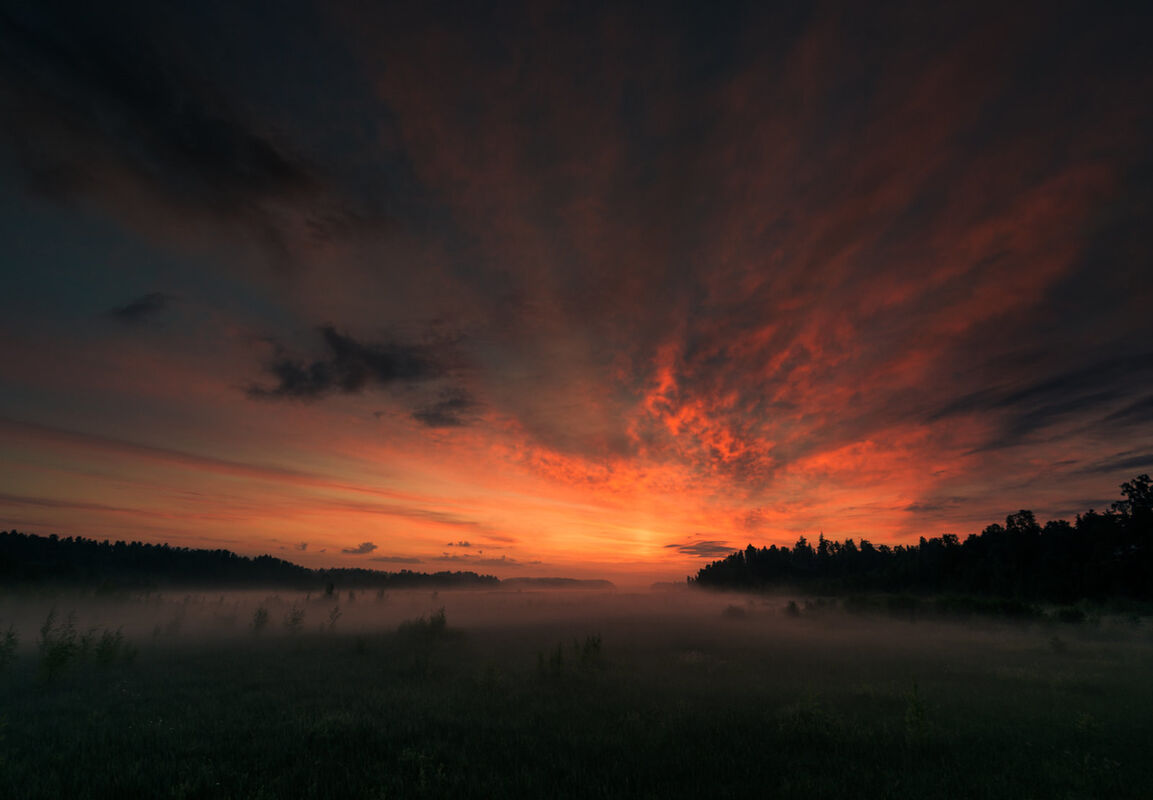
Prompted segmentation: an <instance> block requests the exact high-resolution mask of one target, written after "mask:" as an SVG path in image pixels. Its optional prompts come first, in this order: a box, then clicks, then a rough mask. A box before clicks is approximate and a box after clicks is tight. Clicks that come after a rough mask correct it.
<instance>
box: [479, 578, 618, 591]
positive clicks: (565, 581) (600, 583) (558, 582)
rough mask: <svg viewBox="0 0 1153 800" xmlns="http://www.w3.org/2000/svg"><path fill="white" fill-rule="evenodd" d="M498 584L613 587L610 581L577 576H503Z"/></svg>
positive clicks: (511, 587)
mask: <svg viewBox="0 0 1153 800" xmlns="http://www.w3.org/2000/svg"><path fill="white" fill-rule="evenodd" d="M500 585H501V586H502V587H504V588H506V589H615V588H616V586H615V585H613V582H612V581H605V580H580V579H578V578H505V579H504V580H503V581H501V582H500Z"/></svg>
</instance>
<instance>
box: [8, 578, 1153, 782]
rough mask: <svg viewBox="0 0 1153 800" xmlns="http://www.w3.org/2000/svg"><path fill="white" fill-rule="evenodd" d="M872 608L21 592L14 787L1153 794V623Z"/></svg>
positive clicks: (630, 596) (761, 602)
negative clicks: (948, 615) (949, 615)
mask: <svg viewBox="0 0 1153 800" xmlns="http://www.w3.org/2000/svg"><path fill="white" fill-rule="evenodd" d="M793 600H795V602H793V603H792V604H790V601H793ZM851 607H852V606H851ZM856 608H857V613H849V611H846V609H845V608H844V604H843V603H840V602H836V601H832V602H821V601H817V600H812V599H810V600H808V601H806V600H805V599H804V598H800V597H797V598H793V597H789V596H763V595H760V596H751V595H734V594H712V593H707V592H704V591H670V592H651V593H628V592H583V591H569V592H565V591H556V592H538V591H508V590H503V591H441V592H430V591H418V592H417V591H414V592H384V591H378V590H369V591H364V592H356V591H354V592H352V593H351V594H350V593H349V592H348V591H339V592H333V593H331V594H324V593H312V594H304V593H299V594H296V593H288V592H280V593H273V592H233V593H227V594H220V593H208V592H204V593H176V594H163V593H150V594H136V595H131V596H130V595H120V596H116V595H113V596H107V595H96V594H92V593H78V592H69V591H63V590H62V591H58V592H51V591H38V592H31V591H27V592H22V593H16V592H9V593H6V594H2V595H0V664H2V665H0V796H3V797H12V798H59V797H68V798H97V797H99V798H103V797H118V798H119V797H156V798H280V797H286V798H296V797H300V798H407V797H436V798H441V797H449V798H451V797H486V798H487V797H652V798H667V797H710V796H717V797H720V796H732V797H782V798H814V797H853V798H860V797H886V798H902V797H908V798H925V797H965V798H994V797H997V798H1000V797H1004V798H1010V797H1011V798H1030V797H1033V798H1084V797H1133V798H1138V797H1140V798H1146V797H1150V796H1153V760H1151V759H1149V757H1148V745H1149V743H1150V742H1151V741H1153V713H1151V712H1153V681H1151V680H1150V675H1153V621H1151V620H1150V619H1148V618H1146V617H1142V616H1139V615H1134V614H1125V615H1121V614H1116V615H1102V616H1096V615H1095V614H1094V613H1093V612H1092V611H1090V613H1089V614H1088V616H1087V617H1086V618H1085V619H1082V618H1081V617H1079V616H1070V615H1068V614H1065V615H1063V617H1062V618H1058V615H1057V614H1051V615H1047V616H1043V617H1038V618H1030V619H1027V620H1023V621H1022V620H1017V621H1013V620H1006V619H998V618H991V617H987V616H969V617H961V618H956V619H950V620H941V619H935V618H928V617H926V616H925V615H924V614H903V615H896V616H894V614H893V613H886V612H884V611H883V610H881V609H880V607H879V606H878V607H876V608H874V607H868V608H866V609H865V610H861V609H860V607H859V604H858V606H857V607H856ZM1063 620H1064V621H1063ZM1069 620H1072V621H1069Z"/></svg>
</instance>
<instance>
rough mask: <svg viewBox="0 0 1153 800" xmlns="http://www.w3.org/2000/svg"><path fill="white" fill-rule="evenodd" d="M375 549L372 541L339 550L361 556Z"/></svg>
mask: <svg viewBox="0 0 1153 800" xmlns="http://www.w3.org/2000/svg"><path fill="white" fill-rule="evenodd" d="M375 549H376V545H375V544H373V543H372V542H361V543H360V544H358V545H357V546H356V547H344V548H341V550H340V552H342V553H348V554H350V555H356V556H363V555H365V554H367V553H371V552H372V551H373V550H375Z"/></svg>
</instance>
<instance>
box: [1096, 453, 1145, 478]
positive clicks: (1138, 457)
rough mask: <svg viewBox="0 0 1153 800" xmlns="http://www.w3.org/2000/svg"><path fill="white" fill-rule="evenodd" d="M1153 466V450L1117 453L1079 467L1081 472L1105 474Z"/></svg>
mask: <svg viewBox="0 0 1153 800" xmlns="http://www.w3.org/2000/svg"><path fill="white" fill-rule="evenodd" d="M1148 467H1153V452H1149V453H1134V452H1127V453H1118V454H1117V455H1116V456H1114V457H1113V458H1108V459H1104V460H1101V461H1097V462H1094V463H1092V464H1089V465H1087V466H1085V467H1083V468H1082V469H1081V472H1083V473H1088V474H1106V473H1110V472H1124V471H1131V472H1135V471H1137V470H1142V469H1146V468H1148Z"/></svg>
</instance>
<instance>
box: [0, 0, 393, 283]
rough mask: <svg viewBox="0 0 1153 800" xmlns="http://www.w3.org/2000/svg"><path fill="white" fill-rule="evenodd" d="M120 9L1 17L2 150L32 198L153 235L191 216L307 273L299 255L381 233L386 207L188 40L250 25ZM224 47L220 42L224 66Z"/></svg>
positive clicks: (76, 7) (216, 45)
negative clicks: (86, 206)
mask: <svg viewBox="0 0 1153 800" xmlns="http://www.w3.org/2000/svg"><path fill="white" fill-rule="evenodd" d="M113 5H114V6H115V7H116V8H117V10H115V11H113V10H110V9H105V10H103V11H96V10H95V9H94V8H93V9H88V8H86V7H85V6H84V5H83V4H54V3H44V4H36V5H35V6H25V7H23V8H21V9H19V11H15V10H10V11H7V12H2V13H0V53H3V55H2V56H0V114H2V115H3V117H4V119H5V120H6V124H5V125H4V126H3V127H4V131H3V133H0V143H4V142H6V144H7V145H8V149H9V150H10V151H11V152H12V154H13V155H14V158H13V162H14V165H15V168H16V169H17V170H18V172H19V173H20V175H21V177H22V178H23V182H24V185H25V187H26V188H27V189H28V190H29V191H32V192H34V193H37V194H39V195H41V196H45V197H48V198H50V199H52V200H55V201H58V202H67V201H71V200H74V199H81V198H85V199H93V200H97V201H98V202H100V203H101V205H102V206H103V207H107V208H110V209H115V210H118V211H120V212H122V213H123V215H124V219H125V220H126V221H129V222H130V223H131V224H137V225H139V224H142V223H143V224H145V225H150V226H151V227H153V228H155V227H156V225H155V221H156V220H157V219H158V218H160V217H162V218H163V223H164V224H165V225H171V226H172V228H173V229H174V230H175V229H179V228H181V227H182V226H186V225H187V222H188V217H189V215H190V214H191V215H193V216H195V218H196V219H198V220H211V221H212V222H214V223H215V224H217V225H219V226H221V227H224V228H232V229H240V230H243V231H245V232H246V233H248V234H249V235H251V236H253V237H254V238H255V240H256V241H257V242H258V243H260V244H261V245H263V246H264V247H266V248H267V249H268V250H269V252H270V253H271V254H272V255H273V257H274V259H275V260H276V261H277V262H279V263H285V262H291V261H293V260H294V255H293V245H294V244H298V243H302V242H318V241H324V240H327V239H330V238H332V237H333V236H335V235H340V234H341V233H347V232H350V231H352V230H358V229H360V228H361V227H363V226H368V225H371V226H372V227H380V225H381V220H382V215H383V212H382V208H383V205H382V201H381V200H380V198H378V197H376V198H374V197H372V194H373V193H372V192H358V191H356V189H355V187H354V186H353V183H352V182H351V181H348V180H345V179H343V178H338V177H336V175H335V174H334V173H331V171H330V170H328V169H327V168H322V167H320V166H318V164H317V163H316V162H315V159H313V158H311V157H306V156H304V155H302V154H301V153H300V151H299V149H298V148H297V147H295V146H294V145H291V144H289V143H287V142H286V141H285V139H286V137H285V136H284V133H283V129H282V127H281V126H276V128H274V127H273V126H272V125H269V124H268V122H267V121H266V120H258V119H257V118H256V116H255V115H253V114H252V113H251V112H250V111H249V109H248V108H246V107H245V106H246V104H244V103H242V102H239V101H240V100H241V99H242V98H240V97H238V96H237V92H236V86H226V85H223V81H224V80H225V79H226V76H221V75H215V74H212V73H211V72H210V71H209V70H207V69H204V64H203V62H202V61H199V60H198V56H197V55H196V50H195V49H194V48H195V46H194V45H193V46H189V44H188V42H187V41H186V40H185V39H184V37H185V36H186V35H187V33H188V32H190V31H191V30H192V29H193V28H195V27H198V26H199V27H201V28H207V29H211V28H212V26H213V25H214V24H222V25H223V26H225V27H226V28H231V27H237V28H240V27H245V26H247V25H249V24H251V23H248V22H247V21H245V20H243V19H241V17H242V15H241V14H240V13H238V12H217V11H214V10H210V9H203V10H201V11H194V10H192V9H191V8H189V9H182V10H177V11H176V12H175V13H174V14H173V18H172V19H167V20H165V19H163V18H162V17H160V16H159V15H156V14H153V13H150V11H149V10H148V8H147V4H143V3H141V4H136V3H133V2H128V1H125V2H119V3H114V4H113ZM217 13H223V14H225V16H228V15H231V16H232V17H233V18H232V19H228V20H224V19H220V20H215V21H214V20H213V19H212V17H213V15H214V14H217ZM190 23H196V24H195V25H193V24H190ZM274 31H275V26H266V27H265V29H264V35H272V34H273V33H274ZM202 33H203V31H202ZM225 39H226V37H220V36H217V37H215V40H214V41H213V42H212V45H211V48H212V50H213V52H214V54H216V55H217V57H218V58H219V57H220V56H223V55H224V54H226V53H227V51H228V50H227V44H226V42H225ZM278 128H279V130H278ZM274 130H276V132H275V133H274V132H273V131H274ZM366 168H367V167H366ZM382 188H383V187H378V189H382ZM376 194H378V195H379V194H380V191H377V192H376ZM158 215H159V216H158ZM150 232H152V233H155V231H150Z"/></svg>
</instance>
